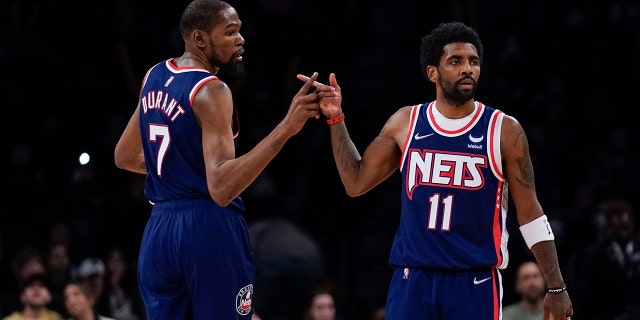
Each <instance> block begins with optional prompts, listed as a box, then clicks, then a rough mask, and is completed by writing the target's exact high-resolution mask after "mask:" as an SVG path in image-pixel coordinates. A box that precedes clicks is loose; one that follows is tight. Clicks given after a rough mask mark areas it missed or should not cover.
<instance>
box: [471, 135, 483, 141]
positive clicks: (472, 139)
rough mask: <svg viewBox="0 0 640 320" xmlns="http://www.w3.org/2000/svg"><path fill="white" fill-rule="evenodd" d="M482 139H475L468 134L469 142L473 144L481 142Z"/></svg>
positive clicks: (481, 137)
mask: <svg viewBox="0 0 640 320" xmlns="http://www.w3.org/2000/svg"><path fill="white" fill-rule="evenodd" d="M482 139H484V136H480V137H479V138H476V137H474V136H472V135H471V134H469V140H471V142H473V143H478V142H480V141H482Z"/></svg>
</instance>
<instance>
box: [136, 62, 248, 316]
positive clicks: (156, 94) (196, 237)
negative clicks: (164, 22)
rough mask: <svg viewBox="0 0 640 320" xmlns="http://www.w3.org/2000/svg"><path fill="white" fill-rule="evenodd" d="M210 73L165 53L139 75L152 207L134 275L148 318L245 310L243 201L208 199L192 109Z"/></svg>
mask: <svg viewBox="0 0 640 320" xmlns="http://www.w3.org/2000/svg"><path fill="white" fill-rule="evenodd" d="M216 79H218V78H217V77H216V76H214V75H212V74H211V73H210V72H209V71H207V70H204V69H199V68H178V67H176V66H175V64H173V60H172V59H169V60H166V61H163V62H161V63H158V64H157V65H155V66H153V67H152V68H151V69H149V71H148V72H147V74H146V76H145V79H144V81H143V86H142V91H141V94H140V101H139V105H140V128H141V131H142V132H141V133H142V144H143V149H144V158H145V162H146V167H147V176H146V184H145V190H144V193H145V196H146V197H147V199H148V200H149V201H150V202H151V203H152V204H153V209H152V212H151V216H150V218H149V220H148V222H147V225H146V227H145V230H144V234H143V237H142V243H141V247H140V256H139V261H138V263H139V272H138V280H139V286H140V291H141V294H142V297H143V300H144V304H145V308H146V311H147V316H148V317H149V319H154V320H156V319H250V318H251V313H252V310H251V298H252V294H253V277H254V265H253V252H252V249H251V243H250V240H249V232H248V228H247V225H246V222H245V220H244V217H243V216H242V213H243V212H244V205H243V203H242V199H241V198H240V197H238V198H236V199H234V200H233V201H232V202H231V204H229V205H228V206H227V207H220V206H218V205H217V204H216V203H215V202H214V201H213V200H212V199H211V196H210V194H209V191H208V188H207V181H206V171H205V163H204V156H203V152H202V130H201V128H200V126H199V124H198V122H197V120H196V117H195V115H194V113H193V110H192V109H191V103H192V101H193V98H194V96H195V95H196V92H197V91H198V90H199V89H200V88H201V87H202V86H203V85H204V84H205V83H207V82H208V81H213V80H216ZM230 125H231V124H230ZM235 135H237V132H236V133H235ZM234 137H235V136H234Z"/></svg>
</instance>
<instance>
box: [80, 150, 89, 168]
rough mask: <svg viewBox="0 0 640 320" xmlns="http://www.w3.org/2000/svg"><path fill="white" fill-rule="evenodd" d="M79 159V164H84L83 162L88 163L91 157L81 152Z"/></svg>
mask: <svg viewBox="0 0 640 320" xmlns="http://www.w3.org/2000/svg"><path fill="white" fill-rule="evenodd" d="M79 160H80V164H81V165H85V164H87V163H89V160H91V157H90V156H89V154H88V153H86V152H83V153H81V154H80V158H79Z"/></svg>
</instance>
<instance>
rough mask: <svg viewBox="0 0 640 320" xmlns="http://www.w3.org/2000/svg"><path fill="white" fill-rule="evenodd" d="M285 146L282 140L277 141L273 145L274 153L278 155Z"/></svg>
mask: <svg viewBox="0 0 640 320" xmlns="http://www.w3.org/2000/svg"><path fill="white" fill-rule="evenodd" d="M283 145H284V142H282V141H281V140H280V139H277V140H276V141H274V142H273V143H272V144H271V149H273V151H275V152H276V153H278V152H280V150H282V146H283Z"/></svg>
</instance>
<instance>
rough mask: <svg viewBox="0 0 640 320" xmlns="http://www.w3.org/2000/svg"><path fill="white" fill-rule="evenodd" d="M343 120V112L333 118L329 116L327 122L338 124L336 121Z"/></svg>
mask: <svg viewBox="0 0 640 320" xmlns="http://www.w3.org/2000/svg"><path fill="white" fill-rule="evenodd" d="M342 120H344V113H341V114H339V115H337V116H335V117H333V118H328V119H327V123H328V124H336V123H338V122H340V121H342Z"/></svg>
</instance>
